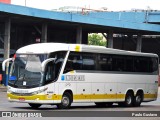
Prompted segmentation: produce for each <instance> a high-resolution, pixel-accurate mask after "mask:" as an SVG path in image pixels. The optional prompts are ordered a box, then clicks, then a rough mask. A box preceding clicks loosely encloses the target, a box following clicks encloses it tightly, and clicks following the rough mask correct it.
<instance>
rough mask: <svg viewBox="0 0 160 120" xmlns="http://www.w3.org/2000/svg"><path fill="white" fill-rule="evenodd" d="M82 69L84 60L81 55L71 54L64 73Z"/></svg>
mask: <svg viewBox="0 0 160 120" xmlns="http://www.w3.org/2000/svg"><path fill="white" fill-rule="evenodd" d="M81 69H82V60H81V55H80V54H76V53H70V55H69V57H68V60H67V63H66V66H65V69H64V73H67V72H69V71H72V70H81Z"/></svg>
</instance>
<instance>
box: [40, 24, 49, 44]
mask: <svg viewBox="0 0 160 120" xmlns="http://www.w3.org/2000/svg"><path fill="white" fill-rule="evenodd" d="M47 28H48V25H47V23H44V24H43V25H42V34H41V42H42V43H46V42H47Z"/></svg>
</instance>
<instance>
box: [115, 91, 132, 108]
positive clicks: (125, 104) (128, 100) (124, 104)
mask: <svg viewBox="0 0 160 120" xmlns="http://www.w3.org/2000/svg"><path fill="white" fill-rule="evenodd" d="M118 105H119V106H121V107H132V106H133V94H132V93H131V92H127V94H126V97H125V101H124V102H120V103H118Z"/></svg>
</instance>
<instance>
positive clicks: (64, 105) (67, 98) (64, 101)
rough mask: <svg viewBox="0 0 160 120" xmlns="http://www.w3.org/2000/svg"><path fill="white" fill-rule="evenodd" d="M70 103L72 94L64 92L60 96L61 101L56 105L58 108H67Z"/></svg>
mask: <svg viewBox="0 0 160 120" xmlns="http://www.w3.org/2000/svg"><path fill="white" fill-rule="evenodd" d="M71 103H72V96H71V94H70V93H68V92H66V93H64V94H63V96H62V100H61V103H60V104H58V105H57V107H58V108H59V109H68V108H69V107H70V106H71Z"/></svg>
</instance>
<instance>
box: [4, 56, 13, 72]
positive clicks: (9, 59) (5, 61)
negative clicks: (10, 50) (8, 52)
mask: <svg viewBox="0 0 160 120" xmlns="http://www.w3.org/2000/svg"><path fill="white" fill-rule="evenodd" d="M11 60H13V58H8V59H6V60H4V61H3V63H2V71H5V68H6V63H7V62H9V61H11Z"/></svg>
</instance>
